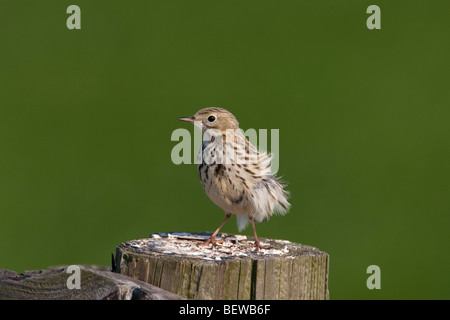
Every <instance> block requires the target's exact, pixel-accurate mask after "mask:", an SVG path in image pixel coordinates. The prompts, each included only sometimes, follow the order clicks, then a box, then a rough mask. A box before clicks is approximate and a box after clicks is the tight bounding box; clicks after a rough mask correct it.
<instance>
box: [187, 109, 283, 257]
mask: <svg viewBox="0 0 450 320" xmlns="http://www.w3.org/2000/svg"><path fill="white" fill-rule="evenodd" d="M180 120H182V121H187V122H192V123H194V124H195V125H196V126H198V127H199V128H200V129H201V130H202V132H203V144H202V147H201V149H200V150H199V154H198V158H197V159H198V160H201V161H198V163H199V165H198V174H199V177H200V181H201V183H202V186H203V189H204V190H205V192H206V194H207V195H208V197H209V198H210V199H211V200H212V202H214V203H215V204H216V205H217V206H219V207H220V208H222V209H223V210H224V211H225V214H226V217H225V220H223V222H222V223H221V224H220V226H219V228H217V230H216V231H215V232H214V233H213V234H212V235H211V237H210V238H209V239H208V240H207V241H206V244H209V243H212V244H214V242H215V237H216V235H217V234H218V233H219V231H220V229H221V228H222V227H223V225H224V224H225V222H226V221H227V220H228V219H229V218H230V217H231V215H232V214H235V215H236V217H237V225H238V229H239V231H242V230H243V229H244V228H245V227H246V226H247V224H248V222H249V221H250V222H251V225H252V228H253V233H254V235H255V246H256V248H257V249H260V248H261V245H260V243H259V240H258V236H257V235H256V229H255V221H256V222H261V221H267V220H268V219H269V217H270V216H271V215H272V214H273V213H275V212H277V213H280V214H285V213H287V211H288V210H289V207H290V204H289V202H288V201H287V198H288V197H289V193H288V192H287V191H285V190H284V189H283V188H284V186H285V184H283V183H282V182H280V181H279V179H278V178H277V177H276V176H275V175H274V174H273V173H272V171H271V157H270V155H268V154H266V153H264V152H258V149H257V148H256V147H255V146H254V145H253V144H252V143H251V142H250V141H249V140H247V138H246V137H245V136H244V134H243V133H242V131H241V130H240V129H239V123H238V121H237V120H236V118H235V117H234V115H233V114H232V113H231V112H229V111H227V110H225V109H222V108H205V109H202V110H200V111H198V112H197V113H196V114H195V115H193V116H192V117H186V118H180Z"/></svg>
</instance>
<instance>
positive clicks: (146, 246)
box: [123, 232, 317, 261]
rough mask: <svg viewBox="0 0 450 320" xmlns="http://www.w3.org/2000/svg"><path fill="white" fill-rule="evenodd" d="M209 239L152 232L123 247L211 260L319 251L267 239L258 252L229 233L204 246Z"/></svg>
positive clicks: (202, 235) (199, 235) (244, 239)
mask: <svg viewBox="0 0 450 320" xmlns="http://www.w3.org/2000/svg"><path fill="white" fill-rule="evenodd" d="M210 236H211V233H208V232H203V233H195V234H194V233H188V232H172V233H153V234H151V235H150V238H146V239H139V240H130V241H127V242H126V243H124V244H123V245H124V246H127V247H131V248H134V249H137V250H138V251H142V252H145V253H151V254H154V255H158V254H161V255H174V256H180V257H191V258H198V259H202V260H210V261H213V260H215V261H220V260H223V259H234V258H240V257H241V258H243V257H251V258H258V257H262V256H288V257H289V256H290V253H291V255H292V256H297V255H298V252H299V249H300V251H302V250H306V251H309V250H317V249H316V248H313V247H310V246H303V245H300V244H298V243H292V242H290V241H287V240H276V239H264V238H262V239H261V241H260V244H261V249H260V250H256V248H255V246H254V245H253V240H251V239H248V238H247V236H245V235H231V234H227V233H219V234H218V235H217V236H216V243H215V244H214V245H212V244H208V245H204V242H205V241H206V240H208V238H209V237H210ZM292 253H295V254H292Z"/></svg>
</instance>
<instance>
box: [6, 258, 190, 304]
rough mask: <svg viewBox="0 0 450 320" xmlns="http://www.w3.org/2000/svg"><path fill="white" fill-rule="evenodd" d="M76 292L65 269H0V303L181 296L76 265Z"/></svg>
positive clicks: (156, 298) (109, 272) (69, 274)
mask: <svg viewBox="0 0 450 320" xmlns="http://www.w3.org/2000/svg"><path fill="white" fill-rule="evenodd" d="M79 267H80V275H81V277H80V289H76V288H74V289H69V288H68V286H67V280H68V278H69V277H70V276H71V275H72V273H67V267H50V268H47V269H45V270H39V271H38V270H34V271H25V272H24V273H20V274H18V273H16V272H14V271H10V270H6V269H0V299H2V300H172V299H182V298H181V297H179V296H177V295H175V294H173V293H170V292H166V291H164V290H162V289H160V288H158V287H155V286H152V285H149V284H148V283H145V282H142V281H139V280H136V279H133V278H130V277H126V276H123V275H120V274H117V273H114V272H111V271H108V269H107V267H98V266H90V267H88V266H79Z"/></svg>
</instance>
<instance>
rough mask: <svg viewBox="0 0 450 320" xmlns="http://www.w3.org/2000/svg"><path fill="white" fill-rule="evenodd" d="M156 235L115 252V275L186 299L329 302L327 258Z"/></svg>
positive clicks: (301, 250)
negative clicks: (307, 300) (124, 276)
mask: <svg viewBox="0 0 450 320" xmlns="http://www.w3.org/2000/svg"><path fill="white" fill-rule="evenodd" d="M210 235H211V234H210V233H186V232H179V233H156V234H152V235H151V236H150V238H148V239H140V240H132V241H127V242H125V243H122V244H121V245H119V246H118V247H117V248H116V268H117V269H116V272H119V273H121V274H124V275H127V276H130V277H133V278H135V279H138V280H141V281H144V282H147V283H150V284H152V285H155V286H157V287H159V288H161V289H164V290H166V291H169V292H172V293H175V294H177V295H180V296H183V297H186V298H188V299H202V300H205V299H220V300H221V299H227V300H228V299H236V300H261V299H265V300H278V299H280V300H288V299H294V300H298V299H329V293H328V261H329V256H328V254H327V253H326V252H323V251H320V250H318V249H317V248H314V247H311V246H306V245H301V244H298V243H292V242H290V241H286V240H273V239H264V238H262V239H260V242H261V246H262V249H261V250H260V251H256V250H255V248H254V247H253V246H252V245H253V241H251V240H250V239H247V237H246V236H240V235H228V234H224V233H222V234H219V235H218V236H217V237H216V240H217V243H216V245H215V246H214V247H213V246H212V245H209V246H204V245H203V242H204V241H205V240H206V239H208V237H209V236H210Z"/></svg>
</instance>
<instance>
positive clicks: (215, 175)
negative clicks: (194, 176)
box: [199, 165, 250, 214]
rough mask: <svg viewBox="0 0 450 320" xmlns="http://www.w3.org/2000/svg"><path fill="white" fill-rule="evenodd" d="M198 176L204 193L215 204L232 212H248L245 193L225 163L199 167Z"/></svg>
mask: <svg viewBox="0 0 450 320" xmlns="http://www.w3.org/2000/svg"><path fill="white" fill-rule="evenodd" d="M199 176H200V181H201V182H202V186H203V189H204V190H205V193H206V195H207V196H208V197H209V198H210V199H211V201H212V202H213V203H214V204H215V205H216V206H218V207H220V208H222V209H223V210H224V211H225V212H228V213H232V214H248V213H249V211H250V208H249V204H248V202H247V197H246V194H245V193H244V191H243V190H242V186H241V185H239V181H237V180H236V178H235V177H232V176H231V175H229V172H228V171H227V170H226V167H225V165H212V166H207V165H204V167H199Z"/></svg>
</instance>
